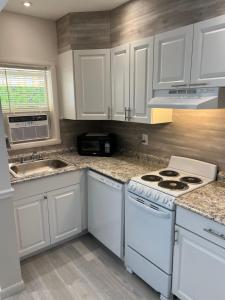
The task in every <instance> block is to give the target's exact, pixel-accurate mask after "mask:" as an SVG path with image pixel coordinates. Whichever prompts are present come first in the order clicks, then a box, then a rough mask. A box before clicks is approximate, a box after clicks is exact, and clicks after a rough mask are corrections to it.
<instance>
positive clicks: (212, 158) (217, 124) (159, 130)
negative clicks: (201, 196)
mask: <svg viewBox="0 0 225 300" xmlns="http://www.w3.org/2000/svg"><path fill="white" fill-rule="evenodd" d="M173 119H174V121H173V123H168V124H161V125H148V124H136V123H127V122H126V123H125V122H117V121H104V125H103V130H104V131H105V132H113V133H116V134H117V136H118V139H119V143H118V144H119V145H120V147H121V149H120V150H122V151H125V152H129V151H132V152H136V153H138V152H141V153H149V154H156V155H160V156H162V157H166V158H169V157H170V156H171V155H180V156H185V157H190V158H194V159H199V160H203V161H207V162H211V163H215V164H217V165H218V166H219V168H220V169H221V170H224V171H225V110H224V109H221V110H190V111H187V110H174V115H173ZM142 133H146V134H148V136H149V145H148V146H145V145H142V144H141V135H142Z"/></svg>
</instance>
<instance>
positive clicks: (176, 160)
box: [125, 156, 217, 300]
mask: <svg viewBox="0 0 225 300" xmlns="http://www.w3.org/2000/svg"><path fill="white" fill-rule="evenodd" d="M216 174H217V167H216V165H213V164H209V163H205V162H202V161H197V160H193V159H189V158H185V157H178V156H172V157H171V159H170V162H169V165H168V167H167V168H165V169H161V170H159V171H155V172H150V173H148V174H143V175H142V176H138V177H134V178H132V179H131V181H130V183H129V185H128V193H127V197H126V208H125V213H126V225H125V226H126V247H125V263H126V266H127V269H128V271H130V272H134V273H136V274H137V275H138V276H140V277H141V278H142V279H143V280H145V281H146V282H147V283H148V284H149V285H150V286H152V287H153V288H154V289H155V290H157V291H158V292H159V293H160V294H161V296H160V299H162V300H167V299H172V295H171V281H172V256H173V244H174V224H175V204H174V202H175V199H176V198H177V197H179V196H181V195H183V194H184V193H188V192H190V191H193V190H194V189H196V188H199V187H201V186H204V185H206V184H208V183H210V182H212V181H214V180H215V178H216Z"/></svg>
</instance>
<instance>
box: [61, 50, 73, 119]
mask: <svg viewBox="0 0 225 300" xmlns="http://www.w3.org/2000/svg"><path fill="white" fill-rule="evenodd" d="M58 78H59V93H60V99H61V103H60V104H61V107H62V110H63V118H64V119H69V120H76V105H75V88H74V70H73V51H72V50H71V51H68V52H65V53H62V54H60V55H59V56H58Z"/></svg>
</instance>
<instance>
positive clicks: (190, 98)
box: [148, 87, 225, 109]
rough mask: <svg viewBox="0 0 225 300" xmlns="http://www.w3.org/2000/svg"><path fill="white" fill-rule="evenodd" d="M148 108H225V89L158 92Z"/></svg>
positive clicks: (188, 89)
mask: <svg viewBox="0 0 225 300" xmlns="http://www.w3.org/2000/svg"><path fill="white" fill-rule="evenodd" d="M148 106H149V107H150V108H173V109H217V108H225V87H220V88H214V87H213V88H205V87H204V88H187V89H177V90H156V91H154V97H153V98H152V99H151V100H150V101H149V103H148Z"/></svg>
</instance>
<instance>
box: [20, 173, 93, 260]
mask: <svg viewBox="0 0 225 300" xmlns="http://www.w3.org/2000/svg"><path fill="white" fill-rule="evenodd" d="M84 180H85V173H83V172H77V173H76V172H75V173H68V174H65V175H60V176H55V178H54V176H52V177H49V178H42V179H40V180H39V179H37V180H34V181H30V182H28V183H27V182H25V183H22V184H21V185H20V184H19V185H15V187H14V188H15V199H14V215H15V223H16V231H17V243H18V251H19V255H20V257H25V256H27V255H30V254H32V253H35V252H37V251H38V250H41V249H43V248H46V247H48V246H50V245H53V244H56V243H58V242H61V241H63V240H65V239H68V238H70V237H73V236H76V235H77V234H79V233H80V232H81V231H84V230H86V229H87V220H86V219H87V212H86V210H87V205H86V195H85V181H84ZM63 182H67V184H68V185H69V186H66V187H65V186H63ZM72 182H74V184H71V183H72ZM55 187H58V189H55ZM40 190H42V194H40V195H35V196H33V195H32V193H33V194H37V193H38V191H40Z"/></svg>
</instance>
